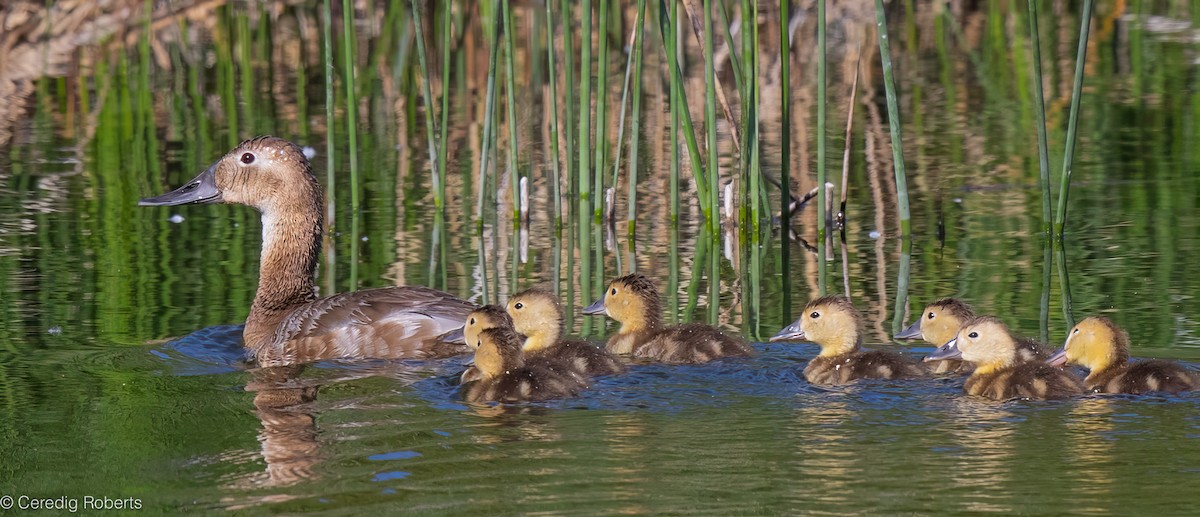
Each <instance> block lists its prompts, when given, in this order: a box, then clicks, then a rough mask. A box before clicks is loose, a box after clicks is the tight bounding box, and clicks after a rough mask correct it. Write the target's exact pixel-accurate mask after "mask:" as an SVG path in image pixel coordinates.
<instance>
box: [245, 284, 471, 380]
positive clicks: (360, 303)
mask: <svg viewBox="0 0 1200 517" xmlns="http://www.w3.org/2000/svg"><path fill="white" fill-rule="evenodd" d="M474 309H475V306H474V305H472V304H471V303H470V302H467V301H465V300H462V299H459V298H456V297H454V296H452V295H450V294H448V293H444V292H442V291H438V290H435V289H429V288H425V287H415V286H404V287H383V288H378V289H365V290H362V291H355V292H351V293H343V294H337V295H333V296H329V297H325V298H320V299H317V300H314V301H312V302H309V303H306V304H303V305H300V306H298V307H295V308H292V309H290V310H286V311H283V312H281V313H279V315H277V316H275V317H274V318H267V319H265V320H263V321H248V322H247V324H246V333H245V336H246V338H247V345H248V346H250V347H251V348H252V349H253V350H254V352H255V355H256V356H257V357H258V360H259V363H260V364H261V365H263V366H269V365H275V364H294V363H306V362H312V361H319V360H323V359H338V358H351V359H367V358H371V359H399V358H428V357H444V356H448V355H455V354H461V353H466V352H468V351H469V349H468V348H466V347H465V346H464V345H454V344H447V343H439V342H438V341H437V337H438V336H441V335H442V334H445V333H447V332H449V331H451V330H454V329H457V328H459V327H461V326H462V324H463V320H465V319H466V317H467V315H468V314H470V312H471V311H472V310H474ZM252 336H262V337H261V338H255V337H252ZM252 340H254V341H258V343H252V342H251V341H252Z"/></svg>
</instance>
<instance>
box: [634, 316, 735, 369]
mask: <svg viewBox="0 0 1200 517" xmlns="http://www.w3.org/2000/svg"><path fill="white" fill-rule="evenodd" d="M753 353H754V351H753V350H752V349H751V348H750V346H749V345H747V344H746V342H745V341H743V340H741V339H739V338H735V337H733V336H730V335H728V334H725V333H723V332H721V331H720V330H717V329H716V328H713V327H710V326H708V325H704V324H700V323H689V324H685V325H676V326H674V327H667V328H665V329H662V330H660V331H658V332H656V333H654V334H653V335H651V336H650V337H649V339H647V340H646V341H645V343H642V344H641V345H640V346H638V347H637V348H636V349H635V350H634V352H633V355H634V357H639V358H644V359H651V360H654V361H658V362H662V363H669V364H698V363H707V362H709V361H712V360H713V359H718V358H721V357H744V356H749V355H753Z"/></svg>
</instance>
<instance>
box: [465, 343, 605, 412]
mask: <svg viewBox="0 0 1200 517" xmlns="http://www.w3.org/2000/svg"><path fill="white" fill-rule="evenodd" d="M522 341H523V339H522V338H521V335H520V334H517V332H516V331H514V330H512V329H510V328H502V327H496V328H490V329H485V330H482V331H480V332H479V334H478V336H477V338H476V339H475V340H474V346H475V347H476V348H475V367H476V368H477V369H478V370H479V374H480V378H479V380H476V381H473V382H471V383H468V384H466V385H464V386H463V388H462V390H463V399H465V400H466V401H467V402H503V403H511V402H528V401H542V400H551V399H559V398H565V397H571V396H574V395H576V394H578V393H579V392H580V391H581V390H583V389H584V388H586V387H587V384H586V383H584V382H583V381H582V379H580V378H579V377H578V376H576V375H573V374H571V373H569V372H562V371H556V370H553V369H550V368H545V367H542V366H538V365H531V364H527V363H526V361H525V358H524V357H523V356H524V354H523V353H522V352H521V343H522Z"/></svg>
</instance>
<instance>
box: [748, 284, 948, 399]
mask: <svg viewBox="0 0 1200 517" xmlns="http://www.w3.org/2000/svg"><path fill="white" fill-rule="evenodd" d="M861 326H862V317H861V316H860V315H859V314H858V310H857V309H855V308H854V304H852V303H850V299H849V298H847V297H845V296H839V295H830V296H822V297H820V298H817V299H815V300H813V301H811V302H808V305H805V306H804V314H803V315H802V316H800V319H798V320H796V322H795V323H792V324H791V325H789V326H788V327H787V328H785V329H783V330H781V331H779V333H778V334H775V336H774V337H772V338H771V341H812V342H813V343H816V344H817V345H819V346H820V347H821V353H820V354H818V355H817V357H814V358H813V359H812V361H809V362H808V366H806V367H805V368H804V378H805V379H808V382H811V383H813V384H826V385H837V384H846V383H849V382H851V381H853V380H855V379H897V378H905V377H920V376H922V375H924V374H925V369H924V368H923V367H922V366H921V365H919V364H916V363H913V362H911V361H909V360H908V359H906V358H905V357H904V356H902V355H900V354H897V353H895V352H887V351H883V350H862V349H861V348H860V343H861V342H862V337H861V336H860V335H859V330H858V329H859V327H861Z"/></svg>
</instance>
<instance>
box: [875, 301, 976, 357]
mask: <svg viewBox="0 0 1200 517" xmlns="http://www.w3.org/2000/svg"><path fill="white" fill-rule="evenodd" d="M973 317H975V311H974V310H972V309H971V306H970V305H967V303H966V302H964V301H962V300H959V299H958V298H943V299H941V300H938V301H936V302H933V303H931V304H929V305H927V306H925V311H924V312H922V313H921V315H920V317H918V318H917V321H914V322H913V324H912V325H909V326H908V327H907V328H905V329H904V330H902V331H900V333H898V334H896V335H895V338H896V339H913V338H917V337H919V338H921V339H924V340H925V341H926V342H929V343H933V344H935V345H941V344H943V343H945V342H947V341H950V340H951V339H954V336H955V335H957V334H958V329H959V327H961V326H962V324H963V322H965V321H967V320H969V319H971V318H973Z"/></svg>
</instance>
